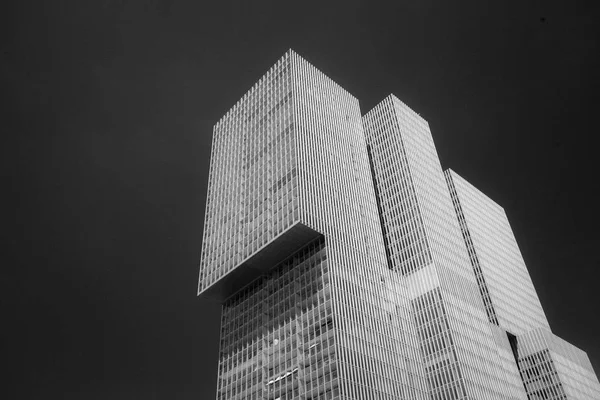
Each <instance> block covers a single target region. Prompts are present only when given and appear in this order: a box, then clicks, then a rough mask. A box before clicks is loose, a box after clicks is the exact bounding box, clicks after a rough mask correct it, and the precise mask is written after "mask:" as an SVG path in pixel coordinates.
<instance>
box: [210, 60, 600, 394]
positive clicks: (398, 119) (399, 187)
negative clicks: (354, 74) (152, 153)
mask: <svg viewBox="0 0 600 400" xmlns="http://www.w3.org/2000/svg"><path fill="white" fill-rule="evenodd" d="M449 176H450V175H448V173H447V174H446V175H444V173H443V172H442V169H441V166H440V163H439V160H438V158H437V154H436V151H435V147H434V144H433V140H432V137H431V133H430V132H429V128H428V125H427V123H426V122H425V121H424V120H423V119H422V118H420V117H419V116H418V115H417V114H416V113H414V112H413V111H412V110H410V109H409V108H408V107H407V106H405V105H404V104H403V103H401V102H400V101H399V100H398V99H396V98H395V97H393V96H390V97H388V98H386V99H385V100H384V101H383V102H382V103H381V104H380V105H378V106H377V107H375V108H374V109H373V110H372V111H370V112H369V113H368V114H367V115H365V116H364V117H362V116H361V112H360V108H359V104H358V100H357V99H356V98H354V97H353V96H352V95H350V94H349V93H348V92H346V91H345V90H344V89H343V88H341V87H340V86H339V85H337V84H336V83H335V82H333V81H332V80H331V79H329V78H328V77H327V76H325V75H324V74H323V73H321V72H320V71H318V70H317V69H316V68H315V67H313V66H312V65H311V64H310V63H308V62H307V61H306V60H304V59H302V58H301V57H300V56H298V55H297V54H296V53H294V52H293V51H291V50H290V51H288V52H287V53H286V54H285V55H284V56H283V57H282V58H281V59H280V60H279V61H278V62H277V63H276V64H275V65H274V66H273V67H272V68H271V69H270V70H269V71H268V72H267V73H266V74H265V75H264V76H263V77H262V78H261V79H260V80H259V81H258V82H257V83H256V84H255V85H254V86H253V87H252V88H251V89H250V90H249V91H248V92H247V93H246V94H245V95H244V96H243V97H242V98H241V99H240V100H239V101H238V102H237V104H236V105H234V107H233V108H231V110H229V111H228V112H227V113H226V114H225V115H224V116H223V118H221V120H219V121H218V122H217V124H216V125H215V126H214V131H213V144H212V150H211V162H210V172H209V186H208V191H207V202H206V214H205V223H204V236H203V243H202V256H201V263H200V279H199V283H198V294H199V295H200V296H204V297H208V298H211V299H214V300H215V301H218V302H219V303H220V304H221V305H222V320H221V339H220V352H219V365H218V384H217V395H216V398H217V399H218V400H225V399H227V400H229V399H269V400H284V399H286V400H289V399H315V400H316V399H344V400H346V399H348V400H349V399H355V400H359V399H360V400H363V399H527V396H526V390H529V389H527V388H528V386H527V385H530V386H532V385H534V386H535V382H533V381H532V379H534V378H531V379H529V380H526V381H525V382H524V381H523V380H522V379H521V377H526V376H529V375H528V371H530V370H531V368H529V367H526V366H525V365H526V364H527V363H529V362H530V361H526V360H529V358H527V357H530V358H531V356H532V355H535V354H538V353H539V351H540V350H539V347H540V346H539V343H541V340H540V339H538V338H539V337H543V338H544V340H545V341H544V342H543V343H544V344H543V345H542V347H543V349H547V350H548V351H547V353H548V354H550V355H552V354H558V355H561V356H562V357H563V358H564V357H566V358H565V360H567V361H565V362H564V363H563V364H564V366H567V367H569V366H571V364H569V362H570V360H573V359H577V360H579V359H583V358H582V357H583V356H582V355H581V353H582V352H581V353H577V356H572V354H574V353H573V352H569V351H566V350H564V349H565V348H566V347H565V346H564V345H562V344H557V343H558V342H557V341H556V340H554V339H553V338H554V336H552V335H551V334H550V333H549V332H550V331H549V327H548V325H547V322H545V317H544V314H543V311H542V310H541V306H540V305H539V300H537V296H535V290H534V289H533V286H532V285H531V281H530V280H528V281H527V282H528V283H527V282H526V283H525V284H524V285H525V287H526V288H527V289H528V290H529V289H531V290H530V292H527V293H529V294H519V296H521V297H515V299H516V300H514V301H528V302H529V301H530V302H531V304H529V303H528V304H529V306H528V307H529V308H527V313H528V314H527V313H526V314H524V315H525V316H526V317H528V316H529V315H535V316H537V317H539V318H538V319H539V320H535V321H533V322H531V321H530V320H528V321H527V322H531V326H530V325H526V324H525V323H524V322H523V318H521V317H518V315H517V314H515V312H513V311H511V308H510V305H511V301H513V298H511V297H510V296H509V295H506V294H505V292H506V290H505V287H504V286H502V285H503V284H504V283H505V282H504V281H502V280H501V279H499V278H497V277H495V276H494V275H493V274H492V273H491V272H489V271H495V269H494V268H497V267H495V264H493V263H492V264H489V263H488V261H487V260H488V258H490V259H494V260H496V259H500V261H499V262H498V263H499V264H498V265H500V266H504V265H505V264H506V263H507V262H509V263H510V262H513V261H515V260H516V258H515V257H517V256H516V254H518V256H519V257H520V253H518V248H517V249H516V253H515V248H516V247H512V248H509V249H508V250H505V249H504V248H502V249H501V250H495V249H494V248H493V246H494V241H493V237H488V236H489V235H490V234H489V233H488V232H487V231H486V232H484V233H483V234H482V235H483V237H484V238H485V239H486V240H487V241H486V242H485V245H486V246H491V247H492V249H491V250H488V249H487V247H485V250H481V255H480V254H479V253H478V252H477V257H479V258H478V260H479V262H478V264H477V265H478V266H479V267H478V268H479V270H478V269H477V268H476V267H475V265H474V264H473V259H474V257H473V255H472V254H474V252H475V251H478V248H477V246H478V245H479V242H477V240H475V239H472V242H473V243H474V244H472V245H471V248H469V244H468V241H465V240H466V239H465V237H466V236H465V235H466V234H465V229H466V228H465V224H464V222H459V221H460V215H459V217H457V214H456V213H457V212H458V211H455V210H456V205H457V200H456V199H457V195H456V194H455V193H454V192H452V187H451V186H450V189H449V186H447V182H449V181H448V179H451V178H452V176H450V178H449ZM460 200H461V204H463V203H462V200H463V199H462V197H460ZM466 201H469V200H467V199H466V198H465V202H466ZM464 207H465V208H466V207H467V206H466V205H464ZM467 214H468V212H466V211H465V215H467ZM464 219H465V218H463V220H464ZM467 219H468V217H467ZM481 224H483V225H485V221H484V222H482V223H481ZM473 226H475V225H473ZM468 228H470V225H469V226H468ZM490 229H491V228H490ZM508 233H509V234H510V235H512V233H511V232H510V228H508ZM475 235H477V233H472V234H471V236H475ZM486 235H487V236H486ZM510 235H508V236H510ZM508 236H507V237H508ZM510 237H512V236H510ZM506 240H508V239H506ZM513 240H514V238H513ZM514 246H516V243H515V244H514ZM473 248H475V250H473ZM486 251H487V253H486ZM484 254H486V255H484ZM488 254H491V256H488ZM507 254H510V257H513V258H510V259H509V261H506V260H505V259H504V258H502V257H504V256H506V257H508V256H507ZM494 257H496V258H494ZM521 261H522V260H521ZM488 265H489V266H488ZM510 265H511V266H513V267H512V268H513V269H514V271H520V272H519V273H520V274H521V275H523V274H524V275H523V276H525V277H526V278H527V279H529V276H528V274H527V273H526V268H525V266H524V264H522V263H521V264H518V265H517V264H515V265H513V264H510ZM478 271H479V272H478ZM486 274H491V275H490V277H489V278H488V276H487V275H486ZM481 276H483V277H484V278H485V279H482V278H481ZM496 285H497V287H496ZM482 288H483V289H482ZM484 289H485V290H487V292H486V293H488V295H487V297H485V296H483V295H482V293H483V290H484ZM531 293H533V294H531ZM532 296H533V297H532ZM500 299H502V300H500ZM535 301H537V303H535ZM490 304H492V305H490ZM496 304H497V306H496ZM490 315H495V319H491V318H490ZM515 315H517V316H515ZM536 328H540V329H542V330H541V331H535V329H536ZM507 332H509V334H507ZM536 332H542V333H540V334H537V333H536ZM545 332H548V333H549V334H550V335H551V336H543V335H544V334H545ZM511 335H512V336H511ZM527 335H529V336H527ZM540 335H542V336H540ZM521 336H522V337H523V340H522V341H521V340H520V337H521ZM561 343H562V342H561ZM536 346H537V347H536ZM544 346H545V347H544ZM561 346H562V347H561ZM568 348H569V349H572V347H568ZM567 353H568V354H571V356H564V354H567ZM583 355H585V353H583ZM519 357H521V358H519ZM556 357H557V356H555V358H554V359H553V360H558V358H556ZM569 357H570V358H569ZM577 357H579V358H577ZM536 360H537V358H536ZM561 360H562V359H561ZM586 360H587V358H586ZM535 362H537V361H535ZM561 362H562V361H555V362H554V365H556V367H557V368H555V369H556V370H558V369H559V368H558V366H559V365H562V364H560V363H561ZM539 364H540V363H539V362H537V364H535V365H534V367H535V366H536V365H539ZM527 365H530V364H527ZM578 365H579V364H578ZM580 365H581V371H580V370H577V371H578V372H579V373H582V374H583V373H584V372H582V371H587V372H585V373H587V375H586V377H587V378H586V379H588V380H587V381H586V382H587V383H589V384H590V385H592V386H593V384H594V382H596V384H597V380H595V381H594V379H595V375H594V374H593V370H592V369H591V365H589V361H588V364H586V365H584V364H582V363H580ZM518 367H521V370H519V368H518ZM588 367H589V368H588ZM528 368H529V369H528ZM586 368H587V369H586ZM571 370H574V369H573V368H572V369H571ZM571 370H569V371H571ZM592 378H593V379H592ZM523 379H525V378H523ZM588 381H589V382H588ZM532 382H533V383H532ZM592 386H590V387H592ZM529 393H531V391H529ZM573 398H580V397H573ZM581 398H587V397H581Z"/></svg>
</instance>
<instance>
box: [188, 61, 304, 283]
mask: <svg viewBox="0 0 600 400" xmlns="http://www.w3.org/2000/svg"><path fill="white" fill-rule="evenodd" d="M290 68H291V67H290V56H289V54H286V56H284V57H283V58H282V59H280V60H279V62H277V64H275V65H274V66H273V67H272V68H271V69H270V70H269V72H267V74H265V75H264V76H263V77H262V78H261V79H260V80H259V81H258V82H257V83H256V84H255V85H254V86H253V87H252V89H250V91H248V93H246V94H245V95H244V96H243V97H242V99H240V100H239V101H238V103H237V104H236V105H235V106H234V107H233V108H232V109H231V110H230V111H229V112H227V114H225V115H224V116H223V118H221V120H220V121H219V122H218V123H217V124H216V125H215V127H214V132H213V144H212V151H211V166H210V172H209V182H208V192H207V203H206V214H205V222H204V237H203V244H202V257H201V262H200V263H201V265H200V271H201V275H200V280H199V284H198V291H199V293H201V292H202V291H204V290H205V289H207V288H208V287H210V286H211V285H212V284H214V283H215V282H216V281H218V280H219V279H220V278H222V277H223V276H224V275H226V274H227V273H228V272H230V271H231V270H233V269H234V268H235V267H237V266H238V265H239V264H240V263H242V262H243V261H244V260H246V259H248V258H249V257H250V256H251V255H252V254H254V253H256V252H257V251H258V250H259V249H261V248H262V247H263V246H265V245H266V244H267V243H269V242H270V241H271V240H272V239H273V238H275V237H276V236H277V235H279V234H280V233H281V232H283V231H284V230H285V229H287V228H288V227H290V226H291V225H292V224H293V223H294V222H295V221H297V219H298V179H297V176H296V175H297V169H296V161H297V160H296V158H295V154H296V151H295V141H294V129H295V128H294V125H293V121H292V103H293V100H292V88H291V73H290Z"/></svg>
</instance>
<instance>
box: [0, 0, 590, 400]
mask: <svg viewBox="0 0 600 400" xmlns="http://www.w3.org/2000/svg"><path fill="white" fill-rule="evenodd" d="M214 3H217V2H214ZM295 3H296V4H298V6H296V7H291V6H289V4H288V5H286V4H285V2H283V1H276V2H270V3H264V2H263V3H258V2H254V1H246V2H238V3H230V2H225V1H221V2H218V3H217V4H219V6H218V8H217V6H216V5H215V4H213V5H210V6H209V5H207V4H204V2H202V1H187V2H176V1H159V0H149V1H143V2H142V1H136V0H130V1H125V0H122V1H117V0H113V1H109V0H105V1H93V2H91V1H81V0H80V1H56V2H50V1H48V2H30V1H21V2H18V5H16V4H8V5H6V4H5V5H4V6H3V7H6V8H5V9H3V10H2V16H3V17H4V19H5V20H4V21H3V24H2V26H1V28H0V29H1V32H2V36H1V38H2V42H1V55H0V57H1V64H0V76H1V85H2V86H1V92H2V96H3V100H4V106H3V108H2V126H3V127H2V130H3V131H4V135H2V136H3V141H4V142H5V144H4V145H3V146H2V150H3V156H2V162H3V168H2V174H3V177H4V179H3V181H4V182H5V189H8V190H7V193H6V195H5V196H2V197H3V199H4V200H5V201H7V200H8V202H7V203H8V204H7V205H5V206H4V207H3V210H4V213H5V216H4V217H3V224H2V225H3V227H4V229H3V238H2V239H3V248H4V249H5V250H6V251H5V252H3V253H4V254H5V255H8V256H9V261H8V262H5V263H3V264H4V265H3V266H2V304H3V306H4V307H3V308H4V309H5V311H4V312H3V315H2V319H3V321H4V322H3V323H2V327H3V328H2V333H3V336H4V338H3V344H4V345H5V346H4V347H6V349H5V350H3V358H4V361H5V362H6V364H7V365H9V366H10V371H9V373H8V375H6V374H5V376H4V378H5V380H6V381H8V383H9V385H8V386H7V387H5V388H4V389H5V390H3V392H5V391H10V390H13V389H14V390H17V391H18V392H17V393H19V395H18V396H17V397H14V398H48V399H80V398H85V399H107V398H111V399H212V398H214V391H215V384H216V378H217V377H216V371H217V352H218V335H219V312H220V310H219V307H218V306H217V305H215V304H212V303H210V302H208V301H205V300H202V299H198V298H196V282H197V275H198V263H199V258H200V248H201V240H202V223H203V216H204V205H205V195H206V185H207V178H208V166H209V154H210V140H211V131H212V125H213V124H214V123H215V122H216V121H217V120H218V119H219V118H220V117H221V116H222V115H223V114H224V113H225V112H226V111H227V110H228V109H229V108H230V107H231V106H232V105H233V104H234V103H235V102H236V101H237V100H238V99H239V98H240V97H241V96H242V95H243V94H244V92H245V91H246V90H248V89H249V88H250V87H251V85H252V84H253V83H254V82H255V81H257V80H258V78H259V77H260V76H261V75H262V74H263V73H264V72H266V71H267V69H268V68H269V67H270V66H271V65H272V64H273V63H275V61H276V60H277V59H278V58H279V57H280V56H281V55H282V54H283V53H284V52H285V51H286V50H287V49H288V48H293V49H294V50H295V51H297V52H298V53H299V54H300V55H302V56H303V57H305V58H306V59H308V60H309V61H310V62H312V63H313V64H314V65H315V66H317V67H318V68H319V69H321V70H322V71H324V72H325V73H326V74H328V75H329V76H330V77H331V78H332V79H334V80H335V81H336V82H338V83H339V84H340V85H342V86H343V87H344V88H346V89H347V90H348V91H349V92H351V93H352V94H353V95H354V96H356V97H357V98H359V99H360V101H361V106H362V109H363V112H366V111H368V110H369V109H370V108H371V107H373V106H374V105H375V104H376V103H377V102H379V101H380V100H381V99H383V98H384V97H385V96H386V95H388V94H389V93H394V94H396V95H397V96H398V97H399V98H400V99H401V100H403V101H404V102H406V103H407V104H408V105H409V106H410V107H412V108H413V109H415V110H416V111H418V112H419V113H420V114H421V115H422V116H424V117H425V118H426V119H427V120H428V121H429V123H430V126H431V130H432V132H433V136H434V139H435V141H436V145H437V149H438V152H439V155H440V158H441V160H442V164H443V166H444V167H451V168H453V169H454V170H455V171H457V172H458V173H459V174H461V175H463V176H464V177H465V178H466V179H468V180H469V181H470V182H472V183H473V184H475V185H476V186H477V187H479V188H481V190H482V191H483V192H484V193H486V194H488V195H489V196H490V197H492V198H493V199H495V200H496V201H497V202H499V203H500V204H501V205H503V206H504V207H505V209H506V211H507V213H508V215H509V218H510V221H511V223H512V226H513V229H514V231H515V235H516V237H517V240H518V242H519V244H520V247H521V250H522V252H523V255H524V258H525V261H526V262H527V265H528V268H529V271H530V273H531V276H532V279H533V282H534V284H535V285H536V288H537V290H538V294H539V296H540V298H541V302H542V305H543V306H544V308H545V310H546V313H547V316H548V319H549V320H550V323H551V326H552V328H553V330H554V332H555V333H556V334H558V335H559V336H561V337H563V338H564V339H566V340H568V341H570V342H572V343H574V344H575V345H577V346H579V347H581V348H583V349H585V350H586V351H587V352H588V354H589V355H590V358H591V359H592V362H593V363H594V366H595V368H596V371H598V372H600V344H599V343H598V340H597V338H598V337H600V323H599V322H598V317H597V316H598V314H599V312H600V310H599V301H598V296H597V290H598V268H599V267H600V255H599V250H600V239H599V238H598V235H597V231H598V226H599V223H600V212H599V208H598V196H597V190H598V178H597V172H598V170H599V169H598V165H597V154H598V150H597V148H596V145H597V143H598V141H597V135H598V123H597V121H598V119H597V116H598V105H599V103H600V102H599V100H600V99H599V93H600V83H599V79H598V74H597V71H598V70H600V65H599V58H598V52H599V51H598V50H599V48H598V34H599V30H598V16H599V15H600V14H599V13H598V8H597V6H593V5H594V4H595V3H596V4H597V2H589V3H587V4H585V3H579V2H575V1H568V2H557V1H556V2H549V1H538V2H529V4H528V5H524V4H523V3H524V2H522V1H516V2H489V3H490V4H487V5H484V4H483V3H485V2H481V1H471V2H440V3H447V4H445V5H443V6H441V7H440V6H437V5H434V3H433V2H430V1H423V0H419V1H417V0H410V1H394V2H390V5H386V6H384V5H382V4H378V3H376V2H357V1H348V0H347V1H344V2H340V3H336V4H333V3H326V2H324V3H314V4H313V3H308V2H295ZM492 3H493V5H492ZM498 3H501V4H498Z"/></svg>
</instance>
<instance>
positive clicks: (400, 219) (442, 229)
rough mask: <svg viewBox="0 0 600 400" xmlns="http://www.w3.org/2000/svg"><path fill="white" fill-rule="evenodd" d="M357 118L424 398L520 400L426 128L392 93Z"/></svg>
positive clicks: (517, 384)
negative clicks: (415, 344) (411, 327)
mask: <svg viewBox="0 0 600 400" xmlns="http://www.w3.org/2000/svg"><path fill="white" fill-rule="evenodd" d="M363 121H364V126H365V134H366V140H367V145H368V146H369V154H371V157H372V164H373V169H374V176H375V185H376V187H377V188H378V190H377V192H378V196H379V198H378V200H379V204H380V208H381V217H382V218H381V222H382V224H383V229H382V231H384V232H385V235H387V236H388V239H387V243H388V246H389V247H390V250H389V253H390V257H391V268H392V270H393V271H395V272H396V273H397V274H399V275H400V276H402V277H403V280H404V281H405V282H406V284H407V285H408V288H409V292H408V293H409V299H410V303H411V307H410V308H411V310H410V311H411V314H412V318H413V320H414V321H415V323H416V324H417V326H418V328H419V343H420V350H421V356H422V358H423V360H424V363H425V366H426V371H427V378H428V384H429V391H430V394H431V398H433V399H465V398H470V399H501V398H504V399H525V398H526V397H525V393H524V391H523V387H522V384H521V382H520V380H519V376H518V371H517V369H516V366H514V367H513V368H511V366H510V363H511V362H512V363H513V365H514V359H513V358H512V354H511V350H510V344H509V342H508V339H507V338H506V335H501V334H499V333H498V332H497V331H496V330H495V329H493V328H492V326H491V324H490V323H489V322H488V320H487V316H486V314H485V310H484V305H483V302H482V299H481V296H480V294H479V290H478V286H477V282H476V279H475V276H474V274H473V271H472V268H471V265H470V262H469V258H468V254H467V250H466V247H465V244H464V242H463V240H462V238H461V233H460V227H459V224H458V221H457V219H456V217H455V215H454V210H453V207H452V201H451V199H450V195H449V192H448V189H447V187H446V183H445V180H444V174H443V171H442V167H441V165H440V162H439V159H438V157H437V152H436V150H435V145H434V143H433V138H432V136H431V133H430V131H429V125H428V124H427V122H426V121H425V120H424V119H423V118H421V117H420V116H419V115H418V114H417V113H415V112H414V111H412V110H411V109H410V108H408V107H407V106H406V105H405V104H404V103H402V102H401V101H400V100H398V99H397V98H396V97H394V96H388V97H387V98H386V99H385V100H383V101H382V102H381V103H380V104H378V105H377V106H376V107H375V108H374V109H373V110H371V111H369V112H368V113H367V114H366V115H365V116H364V117H363ZM398 205H401V206H400V207H399V206H398Z"/></svg>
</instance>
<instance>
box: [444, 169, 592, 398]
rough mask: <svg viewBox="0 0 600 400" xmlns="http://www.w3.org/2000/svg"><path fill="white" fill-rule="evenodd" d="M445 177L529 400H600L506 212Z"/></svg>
mask: <svg viewBox="0 0 600 400" xmlns="http://www.w3.org/2000/svg"><path fill="white" fill-rule="evenodd" d="M444 174H445V177H446V182H447V184H448V189H449V191H450V194H451V197H452V202H453V204H454V209H455V212H456V216H457V218H458V220H459V223H460V226H461V231H462V235H463V239H464V241H465V244H466V246H467V249H468V251H469V257H470V260H471V265H472V267H473V271H474V273H475V275H476V276H477V280H478V284H479V288H480V293H481V296H482V299H483V301H484V304H485V306H486V311H487V313H488V318H489V320H490V322H491V323H493V324H495V325H497V326H498V327H500V328H501V329H503V330H505V331H506V332H507V333H508V335H509V337H514V340H515V344H516V346H515V349H514V350H515V359H516V361H517V363H518V367H519V370H520V374H521V377H522V380H523V383H524V386H525V388H526V391H527V395H528V397H529V399H582V400H584V399H585V400H588V399H600V384H599V383H598V380H597V378H596V375H595V374H594V370H593V368H592V365H591V364H590V362H589V359H588V358H587V355H586V354H585V352H584V351H582V350H580V349H578V348H577V347H575V346H573V345H571V344H569V343H567V342H566V341H564V340H562V339H560V338H559V337H557V336H555V335H554V334H552V333H551V332H550V326H549V325H548V320H547V319H546V316H545V314H544V310H543V309H542V306H541V304H540V301H539V298H538V296H537V293H536V291H535V288H534V287H533V283H532V281H531V278H530V277H529V273H528V272H527V267H526V266H525V262H524V261H523V257H522V255H521V252H520V251H519V247H518V245H517V242H516V240H515V237H514V234H513V233H512V230H511V228H510V224H509V222H508V218H507V216H506V213H505V212H504V209H503V208H502V207H501V206H499V205H498V204H496V203H495V202H494V201H493V200H491V199H490V198H488V197H487V196H486V195H484V194H483V193H482V192H481V191H479V190H478V189H477V188H475V187H474V186H473V185H471V184H470V183H469V182H467V181H466V180H465V179H464V178H462V177H461V176H460V175H458V174H457V173H456V172H454V171H452V170H449V169H448V170H446V171H445V172H444Z"/></svg>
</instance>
